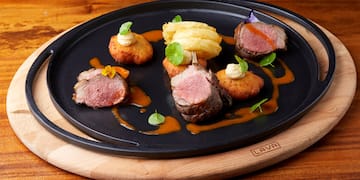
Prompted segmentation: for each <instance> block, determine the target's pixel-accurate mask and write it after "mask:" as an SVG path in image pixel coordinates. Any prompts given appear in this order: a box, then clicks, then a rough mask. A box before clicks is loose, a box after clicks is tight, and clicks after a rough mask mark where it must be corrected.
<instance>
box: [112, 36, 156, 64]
mask: <svg viewBox="0 0 360 180" xmlns="http://www.w3.org/2000/svg"><path fill="white" fill-rule="evenodd" d="M133 34H134V36H135V39H136V42H135V43H134V44H131V45H130V46H123V45H121V44H119V43H118V40H117V35H114V36H112V37H111V39H110V42H109V52H110V55H111V56H112V57H113V58H114V60H115V61H116V62H118V63H123V64H144V63H146V62H148V61H149V60H151V59H152V56H153V48H152V46H151V44H150V43H149V42H148V41H147V40H146V39H145V38H144V37H143V36H142V35H140V34H136V33H133Z"/></svg>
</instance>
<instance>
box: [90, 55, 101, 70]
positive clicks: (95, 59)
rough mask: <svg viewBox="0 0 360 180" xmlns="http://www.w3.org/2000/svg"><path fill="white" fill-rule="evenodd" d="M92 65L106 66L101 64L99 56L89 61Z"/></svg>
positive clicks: (96, 66)
mask: <svg viewBox="0 0 360 180" xmlns="http://www.w3.org/2000/svg"><path fill="white" fill-rule="evenodd" d="M89 64H90V66H92V67H93V68H104V65H103V64H101V61H100V59H99V58H97V57H93V58H91V59H90V61H89Z"/></svg>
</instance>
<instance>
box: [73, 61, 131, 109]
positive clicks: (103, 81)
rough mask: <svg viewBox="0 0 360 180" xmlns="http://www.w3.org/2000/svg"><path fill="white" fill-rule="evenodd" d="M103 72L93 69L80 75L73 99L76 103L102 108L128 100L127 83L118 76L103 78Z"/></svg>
mask: <svg viewBox="0 0 360 180" xmlns="http://www.w3.org/2000/svg"><path fill="white" fill-rule="evenodd" d="M101 71H102V70H101V69H94V68H93V69H90V70H87V71H84V72H81V73H80V74H79V76H78V82H77V83H76V84H75V86H74V90H75V92H74V94H73V97H72V99H73V100H74V101H75V102H76V103H78V104H85V105H87V106H89V107H93V108H101V107H108V106H113V105H116V104H119V103H121V102H123V101H125V100H126V98H127V95H128V93H129V88H128V85H127V83H126V81H125V80H124V79H123V78H122V77H121V76H119V75H118V74H116V75H115V76H114V77H113V78H109V77H107V76H103V75H102V74H101Z"/></svg>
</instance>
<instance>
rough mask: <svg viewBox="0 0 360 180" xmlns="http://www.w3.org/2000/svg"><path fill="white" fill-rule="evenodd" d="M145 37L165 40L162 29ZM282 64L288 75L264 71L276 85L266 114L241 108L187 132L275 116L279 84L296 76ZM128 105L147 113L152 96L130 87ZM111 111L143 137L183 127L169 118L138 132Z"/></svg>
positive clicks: (97, 63)
mask: <svg viewBox="0 0 360 180" xmlns="http://www.w3.org/2000/svg"><path fill="white" fill-rule="evenodd" d="M247 25H248V26H249V30H251V31H253V32H254V33H256V34H258V35H259V36H262V37H263V38H264V39H266V41H268V42H269V44H271V45H272V47H273V48H274V47H275V45H274V42H273V41H272V40H271V39H270V38H269V37H267V36H266V35H265V34H264V33H262V32H261V31H259V30H257V29H256V28H255V27H253V26H252V25H250V24H247ZM142 35H143V36H144V37H145V38H146V39H147V40H148V41H150V42H157V41H160V40H161V39H162V38H163V37H162V31H161V30H152V31H148V32H145V33H143V34H142ZM221 36H222V39H223V41H224V42H225V43H227V44H229V45H234V44H235V40H234V38H233V37H231V36H225V35H221ZM279 62H280V64H281V66H282V67H283V68H284V71H285V74H284V75H283V76H282V77H275V76H274V74H273V73H272V72H271V70H270V69H268V68H262V69H263V71H264V72H265V74H266V75H267V76H269V77H270V79H271V81H272V84H273V94H272V97H271V99H269V100H268V101H267V102H265V103H264V104H263V105H262V109H263V112H258V111H254V112H251V110H250V107H244V108H239V109H237V110H236V111H234V112H231V113H227V114H225V117H224V119H222V120H220V121H218V122H216V123H212V124H208V125H198V124H195V123H188V124H187V125H186V129H187V130H188V131H189V132H190V133H192V134H198V133H200V132H203V131H209V130H213V129H217V128H221V127H226V126H230V125H234V124H239V123H244V122H246V121H249V120H252V119H254V118H256V117H259V116H263V115H267V114H271V113H273V112H275V111H276V110H277V109H278V103H277V100H278V98H279V85H282V84H287V83H291V82H292V81H294V74H293V73H292V71H291V70H290V69H289V67H288V66H287V65H286V64H285V63H284V62H283V61H282V60H279ZM251 63H254V64H255V65H257V66H258V67H260V66H259V65H258V63H256V62H251ZM89 64H90V65H91V66H92V67H94V68H104V65H103V64H101V62H100V60H99V59H98V58H96V57H94V58H92V59H91V60H90V61H89ZM128 104H129V105H133V106H136V107H138V108H140V109H139V112H140V113H144V112H146V107H147V106H149V105H150V104H151V98H150V97H149V96H148V95H146V93H145V92H144V91H143V90H142V89H141V88H139V87H137V86H132V87H130V97H129V101H128ZM111 111H112V113H113V115H114V117H115V118H116V119H117V120H118V121H119V123H120V125H121V126H123V127H125V128H127V129H130V130H134V131H138V132H139V133H142V134H147V135H162V134H168V133H173V132H177V131H180V130H181V125H180V123H179V121H178V120H177V119H176V118H174V117H171V116H166V117H165V122H164V123H162V124H160V125H159V126H158V128H157V129H156V130H150V131H141V130H137V128H136V127H134V126H133V125H131V124H130V123H128V121H127V120H125V119H124V118H122V116H121V113H120V112H119V110H118V107H117V106H115V107H113V108H112V110H111Z"/></svg>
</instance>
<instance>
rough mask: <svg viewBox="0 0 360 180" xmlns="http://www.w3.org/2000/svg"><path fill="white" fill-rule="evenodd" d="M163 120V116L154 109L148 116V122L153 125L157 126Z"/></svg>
mask: <svg viewBox="0 0 360 180" xmlns="http://www.w3.org/2000/svg"><path fill="white" fill-rule="evenodd" d="M164 122H165V117H164V116H163V115H162V114H160V113H158V112H157V111H156V110H155V112H154V113H152V114H151V115H150V116H149V118H148V123H149V124H151V125H154V126H157V125H159V124H162V123H164Z"/></svg>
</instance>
